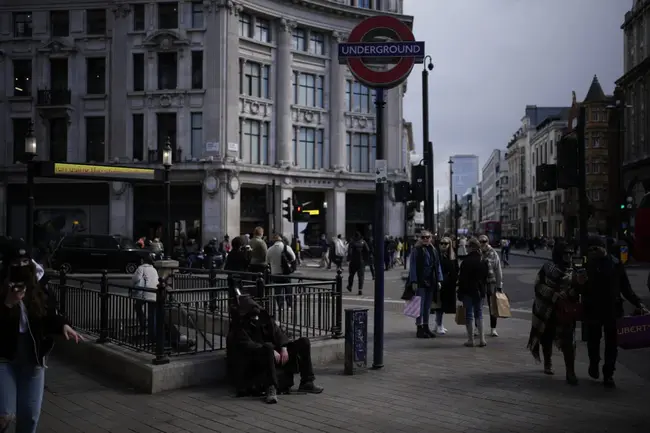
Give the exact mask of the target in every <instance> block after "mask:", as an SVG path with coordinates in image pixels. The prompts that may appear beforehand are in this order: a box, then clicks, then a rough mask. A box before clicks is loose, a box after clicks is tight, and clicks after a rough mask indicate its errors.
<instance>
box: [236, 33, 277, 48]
mask: <svg viewBox="0 0 650 433" xmlns="http://www.w3.org/2000/svg"><path fill="white" fill-rule="evenodd" d="M239 38H240V39H243V40H245V41H248V42H252V43H254V44H258V45H262V46H264V47H268V48H276V44H274V43H273V42H264V41H260V40H259V39H255V38H251V37H249V36H241V35H240V36H239Z"/></svg>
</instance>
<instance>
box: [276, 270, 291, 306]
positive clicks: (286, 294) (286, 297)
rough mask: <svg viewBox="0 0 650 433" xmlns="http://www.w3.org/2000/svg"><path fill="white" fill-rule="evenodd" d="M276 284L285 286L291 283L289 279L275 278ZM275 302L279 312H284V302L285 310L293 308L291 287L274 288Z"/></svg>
mask: <svg viewBox="0 0 650 433" xmlns="http://www.w3.org/2000/svg"><path fill="white" fill-rule="evenodd" d="M275 282H276V283H278V284H287V283H290V282H291V279H289V278H277V279H276V280H275ZM274 296H275V302H276V303H277V305H278V309H279V310H280V311H282V310H284V304H285V302H286V304H287V308H292V307H293V286H283V287H276V288H275V294H274Z"/></svg>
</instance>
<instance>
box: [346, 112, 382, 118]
mask: <svg viewBox="0 0 650 433" xmlns="http://www.w3.org/2000/svg"><path fill="white" fill-rule="evenodd" d="M344 114H345V115H346V116H365V117H377V113H364V112H362V111H346V112H345V113H344Z"/></svg>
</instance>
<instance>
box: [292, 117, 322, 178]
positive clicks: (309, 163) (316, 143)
mask: <svg viewBox="0 0 650 433" xmlns="http://www.w3.org/2000/svg"><path fill="white" fill-rule="evenodd" d="M323 141H324V140H323V130H322V129H316V128H304V127H300V128H294V132H293V152H294V158H295V160H296V164H297V165H298V166H299V167H300V168H305V169H311V170H317V169H320V168H323V152H324V145H323Z"/></svg>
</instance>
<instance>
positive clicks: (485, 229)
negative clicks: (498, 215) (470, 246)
mask: <svg viewBox="0 0 650 433" xmlns="http://www.w3.org/2000/svg"><path fill="white" fill-rule="evenodd" d="M479 232H480V234H482V235H485V236H487V237H488V239H489V240H490V245H492V246H493V247H500V246H501V221H483V222H481V225H480V229H479Z"/></svg>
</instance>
